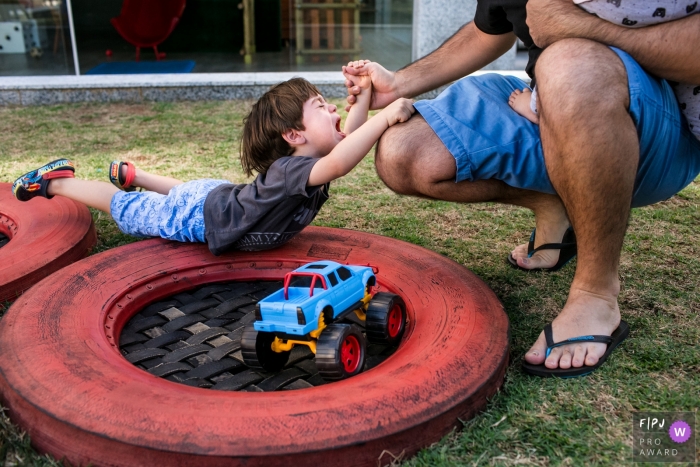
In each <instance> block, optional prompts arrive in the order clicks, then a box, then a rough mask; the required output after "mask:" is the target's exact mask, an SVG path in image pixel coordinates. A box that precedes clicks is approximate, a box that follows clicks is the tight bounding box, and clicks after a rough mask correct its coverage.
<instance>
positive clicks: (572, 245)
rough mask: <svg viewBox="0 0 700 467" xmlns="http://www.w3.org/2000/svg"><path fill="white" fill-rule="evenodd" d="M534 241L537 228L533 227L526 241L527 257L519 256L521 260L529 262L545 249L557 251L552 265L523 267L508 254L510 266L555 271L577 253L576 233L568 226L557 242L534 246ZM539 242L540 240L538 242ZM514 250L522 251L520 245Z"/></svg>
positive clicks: (519, 252)
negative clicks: (556, 256) (557, 254)
mask: <svg viewBox="0 0 700 467" xmlns="http://www.w3.org/2000/svg"><path fill="white" fill-rule="evenodd" d="M535 243H537V229H534V230H533V231H532V234H531V235H530V241H529V242H528V243H527V249H526V253H527V257H525V258H521V261H523V262H528V263H529V262H530V258H532V257H533V256H535V255H536V254H538V253H541V252H545V251H558V252H559V256H558V259H557V261H556V263H554V265H553V266H551V267H544V268H539V267H528V268H524V267H521V266H519V265H518V261H517V260H516V259H515V258H514V257H513V255H512V254H511V255H509V256H508V263H510V265H511V266H513V267H514V268H516V269H521V270H524V271H528V272H529V271H547V272H555V271H558V270H560V269H561V268H563V267H564V266H566V265H567V264H568V263H569V261H571V260H572V259H573V258H574V257H575V256H576V254H577V252H578V251H577V247H576V234H575V233H574V230H573V229H572V228H571V227H569V228H568V229H566V232H565V233H564V237H562V239H561V241H560V242H557V243H544V244H541V245H540V246H538V247H535V246H534V245H535ZM540 243H541V242H540ZM516 250H518V254H521V253H522V250H521V248H520V247H517V248H516Z"/></svg>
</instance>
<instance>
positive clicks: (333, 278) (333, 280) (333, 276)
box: [328, 272, 338, 287]
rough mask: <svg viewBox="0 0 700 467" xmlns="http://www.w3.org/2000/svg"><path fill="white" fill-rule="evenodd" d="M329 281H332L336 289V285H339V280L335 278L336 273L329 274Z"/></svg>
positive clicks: (332, 285)
mask: <svg viewBox="0 0 700 467" xmlns="http://www.w3.org/2000/svg"><path fill="white" fill-rule="evenodd" d="M328 280H330V281H331V287H335V286H336V285H338V278H337V277H336V276H335V273H334V272H331V273H330V274H328Z"/></svg>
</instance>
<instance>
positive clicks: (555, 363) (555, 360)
mask: <svg viewBox="0 0 700 467" xmlns="http://www.w3.org/2000/svg"><path fill="white" fill-rule="evenodd" d="M562 352H563V350H562V348H561V347H555V348H553V349H552V351H551V352H550V353H549V357H547V360H545V361H544V366H546V367H547V368H550V369H554V368H559V360H560V359H561V355H562Z"/></svg>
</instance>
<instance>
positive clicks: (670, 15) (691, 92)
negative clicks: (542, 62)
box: [508, 0, 700, 139]
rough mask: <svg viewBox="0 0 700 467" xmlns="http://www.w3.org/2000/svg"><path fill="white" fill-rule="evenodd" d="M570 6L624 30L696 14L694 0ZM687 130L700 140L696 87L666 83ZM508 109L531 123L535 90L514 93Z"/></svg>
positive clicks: (599, 0) (592, 1) (608, 0)
mask: <svg viewBox="0 0 700 467" xmlns="http://www.w3.org/2000/svg"><path fill="white" fill-rule="evenodd" d="M573 1H574V3H576V4H577V5H579V6H580V7H581V8H583V9H584V10H586V11H587V12H588V13H591V14H594V15H596V16H598V17H599V18H601V19H604V20H605V21H608V22H610V23H614V24H617V25H620V26H625V27H628V28H641V27H645V26H652V25H654V24H660V23H666V22H668V21H673V20H677V19H681V18H685V17H686V16H690V15H693V14H696V13H700V6H699V5H698V0H573ZM669 84H670V85H671V87H672V88H673V92H674V93H675V94H676V98H677V99H678V103H679V104H680V107H681V111H682V113H683V115H685V118H686V120H687V121H688V126H689V128H690V131H691V132H692V133H693V134H694V135H695V137H696V138H698V139H700V86H699V85H693V84H687V83H670V82H669ZM508 103H509V104H510V106H511V107H512V108H513V110H515V111H516V112H518V113H519V114H520V115H522V116H523V117H525V118H527V119H528V120H530V121H531V122H533V123H539V117H538V116H537V91H536V89H535V90H532V91H530V89H528V88H525V89H523V90H522V91H519V90H516V91H514V92H513V94H511V96H510V99H509V100H508Z"/></svg>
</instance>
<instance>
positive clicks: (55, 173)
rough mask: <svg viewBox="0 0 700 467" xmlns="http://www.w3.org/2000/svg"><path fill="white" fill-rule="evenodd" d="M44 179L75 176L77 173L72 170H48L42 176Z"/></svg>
mask: <svg viewBox="0 0 700 467" xmlns="http://www.w3.org/2000/svg"><path fill="white" fill-rule="evenodd" d="M41 178H43V179H44V180H51V179H54V178H75V174H74V173H73V171H72V170H54V171H52V172H46V173H45V174H44V175H42V176H41Z"/></svg>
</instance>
